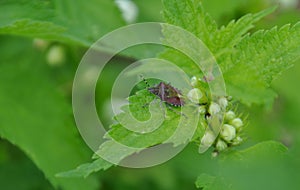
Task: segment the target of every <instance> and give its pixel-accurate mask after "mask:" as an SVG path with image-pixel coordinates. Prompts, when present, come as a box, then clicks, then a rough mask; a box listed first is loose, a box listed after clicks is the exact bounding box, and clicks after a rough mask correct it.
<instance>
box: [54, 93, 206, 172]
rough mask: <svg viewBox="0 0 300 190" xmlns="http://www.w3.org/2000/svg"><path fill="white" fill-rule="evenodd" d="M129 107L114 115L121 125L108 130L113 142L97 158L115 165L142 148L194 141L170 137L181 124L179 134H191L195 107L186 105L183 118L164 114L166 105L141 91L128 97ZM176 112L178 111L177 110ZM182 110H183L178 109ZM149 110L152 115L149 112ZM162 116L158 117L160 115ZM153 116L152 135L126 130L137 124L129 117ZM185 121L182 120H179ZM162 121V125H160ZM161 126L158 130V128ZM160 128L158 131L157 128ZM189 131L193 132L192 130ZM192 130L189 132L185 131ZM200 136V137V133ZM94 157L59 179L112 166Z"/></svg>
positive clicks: (101, 147)
mask: <svg viewBox="0 0 300 190" xmlns="http://www.w3.org/2000/svg"><path fill="white" fill-rule="evenodd" d="M152 101H154V103H153V105H152V106H150V110H149V108H148V106H145V105H148V104H151V102H152ZM129 102H130V104H129V105H125V106H124V107H122V108H121V110H122V111H123V112H122V113H120V114H119V115H117V116H115V120H116V121H117V122H120V123H118V124H114V125H112V126H111V127H110V130H109V131H108V134H107V135H106V136H107V137H108V138H110V139H111V140H108V141H106V142H104V143H103V144H102V145H100V148H99V150H98V151H97V152H96V154H98V155H103V156H105V157H106V158H107V159H109V161H114V163H119V162H120V161H121V160H122V159H124V158H125V157H126V156H129V155H131V154H133V153H135V152H139V151H141V150H142V149H143V148H146V147H151V146H154V145H158V144H161V143H173V144H174V146H178V145H181V144H184V143H186V142H187V141H188V140H191V139H185V138H180V137H178V138H176V136H175V137H174V136H173V137H172V138H170V137H171V136H172V135H173V134H174V133H175V131H176V130H178V125H179V124H181V127H182V129H184V130H181V131H180V132H177V133H178V134H180V135H181V136H183V137H184V136H186V135H185V133H186V134H189V133H190V132H192V133H193V131H191V130H192V129H191V126H193V125H195V122H197V120H196V119H193V120H192V119H188V118H196V117H197V116H196V114H197V113H196V109H195V107H194V106H193V105H187V106H185V111H184V114H185V117H183V116H182V117H180V116H181V115H180V113H177V111H176V110H177V109H176V108H172V110H171V109H165V108H164V109H165V113H163V112H162V111H161V110H162V108H161V106H164V105H163V104H161V102H160V100H159V99H157V98H156V97H155V96H154V95H153V94H151V93H150V92H149V91H148V90H141V91H139V92H137V94H136V95H133V96H131V97H129ZM175 109H176V110H175ZM179 109H180V108H179ZM149 111H150V112H149ZM157 112H158V115H160V116H158V115H157V116H155V114H157ZM150 113H152V117H153V119H152V121H151V120H150V121H147V122H148V123H149V124H150V125H152V127H153V126H154V127H155V128H153V131H152V132H148V133H147V134H143V132H142V131H141V132H142V133H138V132H133V131H132V130H135V129H132V128H131V130H129V129H127V128H125V127H134V126H136V125H137V124H136V121H135V120H132V118H129V116H130V115H131V114H132V115H133V116H134V117H135V119H136V120H138V121H146V120H148V119H149V118H150V115H151V114H150ZM161 116H162V119H159V118H158V117H161ZM180 119H181V120H183V121H180ZM160 121H162V122H163V123H160ZM198 125H199V127H200V131H201V127H202V134H203V131H204V128H203V127H204V126H201V125H200V122H199V123H198ZM141 127H143V128H145V131H144V132H146V130H149V128H151V126H147V124H145V123H143V125H142V126H140V128H138V127H137V129H141ZM157 127H159V128H157ZM156 128H157V129H156ZM189 128H190V129H189ZM186 129H189V130H186ZM198 135H201V134H198ZM119 143H121V144H122V145H125V146H128V147H132V148H127V149H126V148H125V146H120V145H119ZM95 158H97V160H96V161H94V162H92V163H91V164H83V165H81V166H79V167H78V168H77V169H75V170H71V171H69V172H65V173H61V174H58V176H61V177H78V176H81V177H86V176H87V175H89V174H90V173H92V172H95V171H99V170H101V169H103V170H105V169H107V168H108V167H110V166H111V165H112V164H109V163H108V162H107V161H104V160H103V159H102V158H99V157H98V156H97V155H95Z"/></svg>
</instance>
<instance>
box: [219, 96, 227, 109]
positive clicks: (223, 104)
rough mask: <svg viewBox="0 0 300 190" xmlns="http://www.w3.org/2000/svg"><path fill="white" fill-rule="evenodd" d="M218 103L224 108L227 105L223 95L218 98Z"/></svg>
mask: <svg viewBox="0 0 300 190" xmlns="http://www.w3.org/2000/svg"><path fill="white" fill-rule="evenodd" d="M219 104H220V106H221V108H226V107H227V106H228V101H227V99H226V98H225V97H222V98H220V99H219Z"/></svg>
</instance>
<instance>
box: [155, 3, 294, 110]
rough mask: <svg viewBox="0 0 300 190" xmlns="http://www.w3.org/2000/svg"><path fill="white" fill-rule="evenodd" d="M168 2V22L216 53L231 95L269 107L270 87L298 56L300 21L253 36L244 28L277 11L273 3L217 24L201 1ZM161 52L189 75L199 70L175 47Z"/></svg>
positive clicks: (273, 94)
mask: <svg viewBox="0 0 300 190" xmlns="http://www.w3.org/2000/svg"><path fill="white" fill-rule="evenodd" d="M164 6H165V11H164V15H165V19H166V21H167V22H168V23H170V24H174V25H177V26H180V27H183V28H184V29H186V30H188V31H190V32H192V33H193V34H194V35H196V36H197V37H198V38H200V39H201V40H202V41H203V42H204V43H205V44H206V45H207V47H208V48H209V49H210V51H211V52H212V53H213V55H214V56H215V57H216V60H217V62H218V64H219V65H220V68H221V70H222V72H223V75H224V79H225V82H226V86H227V91H228V94H229V95H231V96H233V97H234V98H236V99H238V100H241V102H243V103H244V104H247V105H251V104H252V103H256V104H265V105H266V106H271V104H272V102H273V100H274V98H275V97H276V94H275V93H274V92H273V91H272V90H271V89H268V87H269V86H270V84H271V82H272V81H273V79H274V78H276V77H277V76H278V75H279V74H280V73H281V72H282V71H283V70H286V69H287V68H289V67H290V66H291V64H292V63H293V61H295V60H297V59H298V58H299V55H300V53H299V51H300V50H299V40H297V39H298V38H299V36H300V35H299V33H300V31H299V26H298V25H299V24H296V25H295V26H294V27H291V28H290V27H288V26H284V27H282V28H281V29H279V30H277V29H276V28H274V29H271V30H266V31H258V32H256V33H255V34H253V35H249V34H246V33H247V32H248V31H249V30H250V29H251V28H253V24H254V23H255V22H257V21H258V20H260V19H261V18H263V17H264V16H266V15H268V14H270V13H271V12H273V11H274V8H270V9H267V10H264V11H261V12H259V13H256V14H248V15H245V16H243V17H241V18H240V19H239V20H237V21H231V22H230V23H229V24H228V25H227V26H222V27H221V28H220V29H218V27H217V25H216V23H215V21H214V20H212V19H211V17H210V16H209V15H208V14H207V13H206V12H205V11H204V10H203V8H202V6H201V1H199V0H187V1H179V0H175V1H173V0H164ZM193 18H195V19H193ZM178 38H180V37H179V36H178ZM275 50H276V51H275ZM274 52H276V53H274ZM160 57H161V58H165V59H168V60H170V61H172V62H173V63H176V64H177V65H179V66H180V67H182V68H184V69H185V71H187V72H188V73H190V74H191V75H196V76H197V75H201V73H200V71H199V70H197V69H196V68H195V66H193V63H192V62H191V60H188V58H187V57H186V56H185V55H182V54H180V53H178V52H176V51H175V50H173V49H171V50H167V51H166V52H164V53H163V54H161V55H160ZM189 68H190V69H189ZM245 71H247V72H245ZM249 86H251V88H249Z"/></svg>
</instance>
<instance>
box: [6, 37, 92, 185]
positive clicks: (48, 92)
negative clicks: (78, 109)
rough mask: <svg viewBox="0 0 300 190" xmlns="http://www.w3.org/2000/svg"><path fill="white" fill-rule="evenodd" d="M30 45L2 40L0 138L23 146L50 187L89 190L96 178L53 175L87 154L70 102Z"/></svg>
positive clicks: (81, 159)
mask: <svg viewBox="0 0 300 190" xmlns="http://www.w3.org/2000/svg"><path fill="white" fill-rule="evenodd" d="M3 47H5V48H3ZM31 47H32V42H31V41H27V40H21V39H14V38H7V39H6V40H4V39H3V38H1V49H2V50H4V51H3V52H2V55H3V56H1V58H0V88H1V91H0V104H1V109H0V115H1V121H0V134H1V137H2V138H5V139H7V140H9V141H10V142H11V143H13V144H14V145H17V146H18V147H19V148H20V149H21V150H23V151H24V152H25V153H26V154H27V156H28V157H29V158H30V159H32V160H33V162H34V163H35V164H36V165H37V167H38V168H40V169H41V170H42V171H43V172H44V174H45V176H46V177H47V179H49V181H50V182H51V183H52V185H53V186H54V187H56V188H58V187H61V188H63V189H72V190H73V189H94V188H96V187H97V186H98V185H97V181H96V180H95V178H89V179H87V180H82V179H79V180H66V179H61V178H56V177H55V174H56V173H58V172H60V171H63V170H67V169H70V168H72V167H75V166H76V165H77V164H79V163H81V162H84V161H86V160H87V159H88V157H89V155H90V154H91V153H90V151H89V150H88V149H87V148H86V147H85V145H84V144H83V143H82V142H81V141H79V140H78V138H77V137H76V136H77V135H78V133H77V131H76V127H75V126H74V123H73V122H72V115H71V113H72V112H71V106H70V105H69V104H67V102H66V100H65V97H63V95H62V93H61V92H59V89H57V87H56V86H55V85H56V83H55V81H53V80H51V77H50V76H51V75H52V73H51V71H50V69H49V67H47V65H46V63H45V61H44V59H43V57H42V56H41V54H39V53H37V51H36V50H34V49H32V48H31ZM15 57H17V58H18V59H14V58H15ZM70 156H71V157H70Z"/></svg>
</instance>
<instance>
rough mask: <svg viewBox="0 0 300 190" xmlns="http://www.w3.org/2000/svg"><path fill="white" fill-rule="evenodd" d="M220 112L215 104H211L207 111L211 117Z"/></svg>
mask: <svg viewBox="0 0 300 190" xmlns="http://www.w3.org/2000/svg"><path fill="white" fill-rule="evenodd" d="M220 110H221V108H220V106H219V105H218V104H217V103H215V102H212V103H211V104H210V106H209V109H208V112H209V113H210V114H211V115H214V114H217V113H219V112H220Z"/></svg>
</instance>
